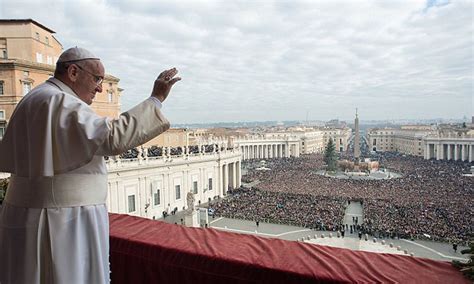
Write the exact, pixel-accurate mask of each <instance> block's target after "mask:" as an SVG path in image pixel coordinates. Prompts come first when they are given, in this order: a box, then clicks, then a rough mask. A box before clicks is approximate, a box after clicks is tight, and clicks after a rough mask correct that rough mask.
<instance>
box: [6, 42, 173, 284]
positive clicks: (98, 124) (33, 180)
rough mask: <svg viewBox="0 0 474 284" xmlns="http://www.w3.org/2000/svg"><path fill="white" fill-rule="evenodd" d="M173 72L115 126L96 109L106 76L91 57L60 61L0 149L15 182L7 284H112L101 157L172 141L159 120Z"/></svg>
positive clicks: (77, 54)
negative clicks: (156, 141) (157, 140)
mask: <svg viewBox="0 0 474 284" xmlns="http://www.w3.org/2000/svg"><path fill="white" fill-rule="evenodd" d="M177 73H178V71H177V70H176V69H175V68H172V69H169V70H165V71H163V72H162V73H161V74H160V75H159V76H158V78H157V79H156V80H155V82H154V86H153V91H152V93H151V96H150V97H149V98H147V99H146V100H144V101H143V102H141V103H140V104H138V105H137V106H135V107H134V108H132V109H130V110H129V111H127V112H124V113H122V114H121V115H120V117H119V118H117V119H109V118H106V117H101V116H99V115H97V114H96V113H95V112H94V111H93V110H92V109H91V107H90V104H92V102H93V99H94V97H95V95H96V93H97V92H102V82H103V80H104V76H105V70H104V66H103V64H102V62H101V61H100V59H99V58H98V57H96V56H95V55H94V54H92V53H91V52H90V51H88V50H86V49H83V48H79V47H74V48H70V49H68V50H66V51H64V52H63V53H62V54H61V56H60V57H59V58H58V61H57V64H56V70H55V73H54V77H52V78H49V79H48V80H47V81H46V82H44V83H42V84H40V85H39V86H37V87H36V88H34V89H33V90H31V91H30V92H29V93H28V94H27V95H25V97H24V98H23V99H22V100H21V101H20V102H19V104H18V105H17V107H16V109H15V111H14V113H13V114H12V117H11V119H10V121H9V123H8V127H7V129H6V132H5V135H4V137H3V140H2V141H1V142H0V157H1V158H0V172H8V173H11V178H10V183H9V187H8V189H7V194H6V196H5V200H4V202H3V205H2V207H1V211H0V283H109V281H110V276H109V273H110V271H109V224H108V214H107V208H106V204H105V203H106V198H107V168H106V165H105V161H104V156H112V155H118V154H120V153H122V152H124V151H126V150H127V149H130V148H133V147H136V146H139V145H141V144H143V143H145V142H147V141H149V140H150V139H152V138H154V137H156V136H157V135H159V134H161V133H163V132H164V131H166V130H167V129H168V128H169V127H170V124H169V122H168V120H167V119H166V118H165V117H164V116H163V114H162V113H161V111H160V109H161V106H162V105H161V104H162V103H163V101H165V100H166V98H167V97H168V94H169V93H170V90H171V88H172V87H173V85H174V84H175V83H176V82H177V81H179V80H181V78H179V77H176V75H177Z"/></svg>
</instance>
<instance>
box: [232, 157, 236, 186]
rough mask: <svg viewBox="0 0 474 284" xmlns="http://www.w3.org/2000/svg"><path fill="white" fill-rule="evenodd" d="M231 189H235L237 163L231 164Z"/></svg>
mask: <svg viewBox="0 0 474 284" xmlns="http://www.w3.org/2000/svg"><path fill="white" fill-rule="evenodd" d="M232 188H237V162H234V163H232Z"/></svg>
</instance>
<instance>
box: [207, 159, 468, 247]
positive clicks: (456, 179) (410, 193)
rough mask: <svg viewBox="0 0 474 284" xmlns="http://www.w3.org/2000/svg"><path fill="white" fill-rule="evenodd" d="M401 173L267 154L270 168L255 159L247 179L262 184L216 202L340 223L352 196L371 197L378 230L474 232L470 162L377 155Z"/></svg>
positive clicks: (248, 212) (368, 225) (368, 208)
mask: <svg viewBox="0 0 474 284" xmlns="http://www.w3.org/2000/svg"><path fill="white" fill-rule="evenodd" d="M374 158H375V159H377V160H379V162H380V163H381V165H382V167H385V168H387V169H390V170H392V171H395V172H397V173H400V174H401V177H400V178H394V179H387V180H367V179H366V180H360V179H336V178H331V177H326V176H323V175H320V174H318V173H317V172H318V170H320V169H322V168H323V160H322V155H307V156H303V157H300V158H287V159H274V160H267V163H266V165H265V167H267V168H270V169H271V170H269V171H262V170H256V168H257V166H258V163H257V164H255V163H256V162H253V163H254V164H252V162H250V164H248V165H247V166H248V167H249V168H250V169H249V170H248V172H247V174H246V175H244V176H243V181H244V182H254V181H259V183H258V184H257V185H256V188H254V189H251V190H247V189H241V190H238V191H237V194H234V195H233V196H232V197H231V198H228V199H225V200H222V201H220V202H219V203H218V204H217V205H215V210H216V214H218V215H219V214H220V215H222V216H232V217H235V218H243V219H249V220H257V219H269V220H272V221H273V222H277V223H288V224H298V225H303V226H306V227H311V228H319V225H320V224H321V223H323V224H325V225H328V226H331V227H332V228H336V227H337V226H338V224H341V223H342V219H343V215H344V204H346V202H347V201H350V200H358V201H362V202H363V209H364V220H363V225H362V228H363V230H364V231H365V232H367V233H369V234H373V235H398V236H401V237H410V236H411V237H420V238H423V237H425V238H430V239H434V240H445V241H466V240H469V239H472V238H473V231H474V229H473V227H474V224H473V222H472V220H474V207H473V206H472V205H473V204H474V178H472V177H466V176H463V173H468V172H469V166H470V164H467V163H462V162H454V161H436V160H424V159H423V158H421V157H413V156H405V155H400V154H397V153H384V154H378V155H377V156H375V157H374Z"/></svg>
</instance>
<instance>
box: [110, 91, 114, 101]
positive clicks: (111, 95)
mask: <svg viewBox="0 0 474 284" xmlns="http://www.w3.org/2000/svg"><path fill="white" fill-rule="evenodd" d="M113 98H114V94H113V93H112V91H109V103H111V102H112V101H113Z"/></svg>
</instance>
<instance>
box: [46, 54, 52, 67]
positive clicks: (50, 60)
mask: <svg viewBox="0 0 474 284" xmlns="http://www.w3.org/2000/svg"><path fill="white" fill-rule="evenodd" d="M46 63H48V64H49V65H53V58H52V57H51V56H47V57H46Z"/></svg>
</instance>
